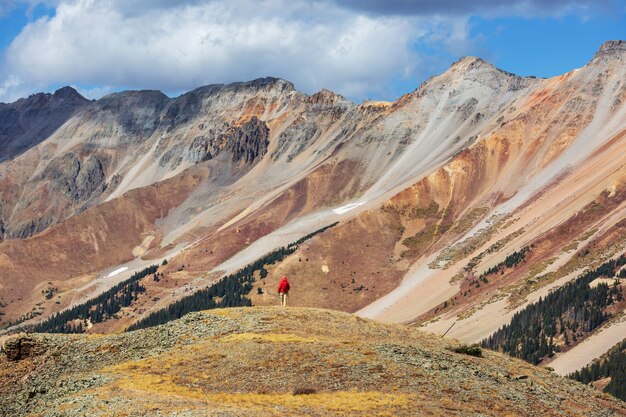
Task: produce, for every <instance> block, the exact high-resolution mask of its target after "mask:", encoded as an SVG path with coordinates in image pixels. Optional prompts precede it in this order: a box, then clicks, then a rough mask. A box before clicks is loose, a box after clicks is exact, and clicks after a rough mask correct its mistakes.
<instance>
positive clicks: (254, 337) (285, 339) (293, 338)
mask: <svg viewBox="0 0 626 417" xmlns="http://www.w3.org/2000/svg"><path fill="white" fill-rule="evenodd" d="M219 340H220V341H221V342H227V343H228V342H245V341H253V342H268V343H314V342H319V340H318V339H316V338H314V337H302V336H298V335H296V334H283V333H233V334H229V335H227V336H224V337H222V338H220V339H219Z"/></svg>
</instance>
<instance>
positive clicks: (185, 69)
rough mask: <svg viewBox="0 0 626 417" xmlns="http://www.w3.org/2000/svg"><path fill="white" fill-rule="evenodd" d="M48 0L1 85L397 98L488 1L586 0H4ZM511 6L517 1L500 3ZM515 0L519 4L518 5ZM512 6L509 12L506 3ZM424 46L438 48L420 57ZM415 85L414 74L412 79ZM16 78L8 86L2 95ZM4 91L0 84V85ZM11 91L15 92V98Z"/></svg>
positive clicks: (563, 4) (465, 44)
mask: <svg viewBox="0 0 626 417" xmlns="http://www.w3.org/2000/svg"><path fill="white" fill-rule="evenodd" d="M9 1H13V2H15V1H21V2H22V3H28V4H30V5H36V4H40V3H41V4H46V5H48V6H50V5H52V6H55V7H56V8H55V13H54V15H53V16H44V17H42V18H40V19H38V20H36V21H33V22H31V23H30V24H28V25H27V26H26V27H25V28H24V29H23V30H22V32H21V33H20V35H19V36H17V38H15V39H14V40H13V42H12V43H11V45H10V46H9V48H8V49H7V51H6V54H5V62H6V64H5V65H4V71H2V72H3V74H4V75H3V74H0V82H2V80H3V79H4V80H6V81H5V84H6V83H8V82H9V80H10V79H15V78H11V77H16V75H19V79H20V80H21V83H20V88H25V86H29V87H30V88H35V87H39V86H50V85H57V86H58V85H65V84H67V85H79V86H80V85H83V86H91V87H90V88H89V89H87V90H86V91H88V92H89V93H90V95H91V96H94V94H98V93H100V92H106V91H112V90H116V89H122V88H149V89H161V90H163V91H165V92H167V93H169V94H173V93H177V92H182V91H186V90H189V89H192V88H195V87H197V86H200V85H204V84H209V83H222V82H231V81H241V80H249V79H253V78H257V77H262V76H267V75H271V76H276V77H282V78H285V79H288V80H290V81H292V82H294V83H295V84H296V87H297V88H298V89H300V90H302V91H305V92H309V93H311V92H315V91H317V90H319V89H321V88H323V87H326V88H330V89H332V90H334V91H337V92H340V93H342V94H344V95H346V96H347V97H349V98H352V99H355V100H360V99H362V98H366V97H383V98H393V95H394V93H393V92H391V90H390V86H391V84H393V80H398V79H404V80H406V79H420V78H422V77H423V75H424V74H423V73H421V72H420V71H424V69H425V68H429V69H432V67H433V66H437V65H439V64H438V62H440V61H441V53H440V51H444V54H445V53H447V54H449V55H454V56H458V55H464V54H468V53H471V52H473V50H472V48H473V47H474V46H473V44H472V39H471V38H470V37H469V35H468V34H469V29H468V19H469V16H470V15H471V14H472V13H479V12H481V13H482V12H484V11H485V10H487V9H489V10H500V11H506V10H510V11H511V13H520V12H519V10H522V9H524V10H526V11H529V12H530V11H533V10H535V9H538V8H539V6H540V4H546V5H547V6H546V7H545V8H544V9H545V10H551V11H553V12H559V11H561V10H564V8H567V7H579V6H580V7H583V6H586V5H588V4H591V3H594V1H593V0H570V1H566V0H541V1H540V0H524V1H522V2H508V1H504V0H475V1H468V2H462V1H461V2H459V1H452V0H417V1H410V0H386V1H381V0H315V1H306V0H236V1H235V0H9ZM509 3H515V4H516V6H508V4H509ZM515 7H517V8H518V9H519V10H517V11H514V10H513V9H514V8H515ZM507 8H508V9H507ZM419 44H423V45H428V48H429V49H430V50H433V49H434V50H437V51H438V52H437V53H439V54H440V55H439V56H437V53H435V54H432V53H431V54H427V55H424V54H421V53H420V52H419V48H416V45H419ZM440 69H441V68H440ZM416 85H417V82H416ZM16 88H17V86H13V87H7V88H5V93H4V94H0V101H1V100H6V98H7V97H8V96H9V92H10V91H16ZM0 93H2V90H0ZM13 95H14V94H11V96H13Z"/></svg>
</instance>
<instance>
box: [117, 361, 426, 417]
mask: <svg viewBox="0 0 626 417" xmlns="http://www.w3.org/2000/svg"><path fill="white" fill-rule="evenodd" d="M116 368H118V367H116ZM118 370H119V369H118ZM115 386H116V388H118V389H121V390H123V391H126V392H127V393H128V394H129V395H132V396H134V395H136V392H137V391H141V392H143V393H146V394H149V395H151V396H158V397H170V398H172V397H174V398H180V399H185V400H195V401H200V402H203V403H215V404H225V405H230V406H235V407H240V408H259V407H261V408H262V407H264V406H276V405H280V406H283V407H287V408H290V409H298V408H301V407H308V408H313V409H321V410H330V411H372V410H376V409H378V408H385V409H387V410H389V408H390V407H395V408H408V407H409V406H414V405H415V402H416V401H417V398H416V397H415V396H413V395H410V394H404V393H397V394H388V393H384V392H378V391H337V392H320V393H315V394H309V395H293V394H291V393H281V394H276V393H274V394H257V393H240V392H235V393H205V392H203V391H202V390H200V389H198V388H194V387H189V386H184V385H179V384H177V383H176V382H175V381H174V379H173V378H172V377H171V376H169V375H153V374H146V373H142V372H135V371H130V372H128V370H127V371H126V373H125V374H124V375H123V376H121V377H120V378H119V379H118V380H117V381H116V382H115ZM133 392H134V394H133Z"/></svg>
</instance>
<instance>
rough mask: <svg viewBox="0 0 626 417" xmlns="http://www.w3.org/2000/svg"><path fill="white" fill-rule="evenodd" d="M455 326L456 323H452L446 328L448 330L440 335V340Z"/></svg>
mask: <svg viewBox="0 0 626 417" xmlns="http://www.w3.org/2000/svg"><path fill="white" fill-rule="evenodd" d="M455 324H456V321H455V322H454V323H452V326H450V327H448V330H446V332H445V333H444V334H442V335H441V338H442V339H443V337H444V336H445V335H447V334H448V332H449V331H450V329H452V327H454V325H455Z"/></svg>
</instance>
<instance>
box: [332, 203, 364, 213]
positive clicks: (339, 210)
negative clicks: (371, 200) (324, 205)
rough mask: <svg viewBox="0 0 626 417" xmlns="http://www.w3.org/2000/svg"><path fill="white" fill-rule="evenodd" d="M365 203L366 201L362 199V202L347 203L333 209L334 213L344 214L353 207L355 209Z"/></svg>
mask: <svg viewBox="0 0 626 417" xmlns="http://www.w3.org/2000/svg"><path fill="white" fill-rule="evenodd" d="M363 204H365V201H362V202H360V203H350V204H346V205H345V206H341V207H338V208H335V209H333V213H335V214H343V213H347V212H349V211H350V210H352V209H355V208H357V207H359V206H362V205H363Z"/></svg>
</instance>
